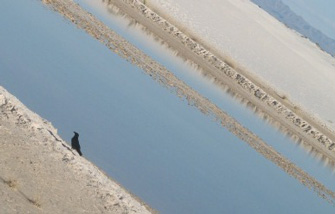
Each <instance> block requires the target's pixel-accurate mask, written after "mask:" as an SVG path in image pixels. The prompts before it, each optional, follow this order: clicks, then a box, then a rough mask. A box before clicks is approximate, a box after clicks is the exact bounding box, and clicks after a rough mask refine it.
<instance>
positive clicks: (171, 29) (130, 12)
mask: <svg viewBox="0 0 335 214" xmlns="http://www.w3.org/2000/svg"><path fill="white" fill-rule="evenodd" d="M108 2H109V3H111V4H113V5H115V6H116V7H118V8H120V10H121V11H122V12H123V13H124V14H126V15H127V16H128V17H130V18H133V19H135V20H136V21H137V22H138V23H140V24H142V25H143V26H144V27H146V28H147V29H148V31H149V32H152V33H153V34H154V35H156V36H158V37H160V38H161V39H162V40H163V41H165V42H166V43H167V44H168V45H169V46H170V47H172V48H173V49H174V50H176V51H178V54H179V55H181V56H182V57H184V58H185V59H187V60H190V61H192V62H193V63H195V64H197V65H198V66H199V67H200V68H201V69H202V72H203V73H204V75H205V76H207V77H209V78H212V79H213V80H214V82H215V83H216V84H217V85H220V86H223V87H228V88H229V89H230V90H232V91H233V92H234V93H235V94H236V95H237V97H239V98H240V99H243V100H244V102H249V103H250V104H251V105H252V106H254V107H257V108H258V111H261V112H262V113H263V114H265V115H267V116H268V117H270V118H272V121H273V122H274V123H279V124H280V125H281V127H280V128H281V129H284V130H285V131H286V132H288V133H289V134H290V135H294V136H296V138H298V139H301V140H302V141H303V143H304V144H308V145H309V146H311V147H313V149H314V150H316V151H317V152H319V153H321V154H323V155H325V156H326V157H327V158H329V159H330V161H331V162H333V163H334V161H335V143H334V140H335V135H334V132H332V131H331V130H329V129H328V128H327V127H325V126H323V125H321V124H319V122H318V121H316V120H314V119H313V118H311V117H310V116H309V115H308V114H306V113H305V112H303V111H302V110H300V109H297V108H296V107H295V106H294V105H293V104H292V103H290V102H289V101H288V100H286V99H283V98H281V97H280V95H278V94H277V93H276V92H275V91H273V90H270V89H267V88H265V87H262V86H261V84H260V83H259V82H258V81H255V79H253V78H252V77H250V76H246V75H245V73H244V72H242V71H240V70H238V71H237V70H234V69H233V68H232V67H231V66H230V65H229V64H227V63H225V62H224V61H223V60H222V59H221V58H220V57H218V56H217V55H215V54H213V53H212V52H210V51H209V50H208V49H206V48H205V47H204V46H202V45H201V44H199V43H198V42H196V41H195V40H193V39H192V38H190V37H189V36H188V35H186V34H185V33H184V32H182V31H180V30H179V29H178V28H177V27H176V26H174V25H173V24H171V23H170V22H169V21H167V20H165V19H164V18H162V17H161V16H160V15H159V14H157V13H155V12H154V11H152V10H151V9H150V8H148V7H147V6H146V5H144V4H142V2H141V1H140V0H122V1H116V0H109V1H108ZM245 100H246V101H245Z"/></svg>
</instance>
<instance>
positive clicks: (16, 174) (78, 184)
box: [0, 86, 153, 214]
mask: <svg viewBox="0 0 335 214" xmlns="http://www.w3.org/2000/svg"><path fill="white" fill-rule="evenodd" d="M151 211H152V210H151V209H150V208H149V207H148V206H146V205H145V204H144V203H142V202H141V201H140V200H138V199H137V198H136V197H135V196H133V195H131V194H130V193H129V192H127V191H126V190H124V189H123V188H122V187H121V186H120V185H119V184H117V183H116V182H115V181H113V180H111V179H110V178H109V177H107V176H106V175H105V174H104V173H103V172H102V171H101V170H99V169H98V168H97V167H96V166H95V165H93V164H92V163H91V162H89V161H88V160H86V159H85V158H83V157H80V156H79V155H78V154H77V153H76V152H75V151H72V150H71V149H70V147H69V146H68V145H67V143H65V142H64V141H63V140H62V139H61V138H60V137H59V136H58V135H57V130H56V129H55V128H54V127H52V125H51V124H50V123H49V122H47V121H46V120H43V119H42V118H40V117H39V116H38V115H36V114H34V113H33V112H31V111H29V110H28V109H27V108H26V107H25V106H24V105H23V104H21V103H20V102H19V101H18V100H17V99H16V98H15V97H13V96H12V95H10V94H9V93H8V92H7V91H6V90H4V89H3V88H2V87H1V86H0V213H55V214H56V213H78V214H79V213H120V214H121V213H148V214H149V213H153V212H151Z"/></svg>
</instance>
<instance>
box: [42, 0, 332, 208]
mask: <svg viewBox="0 0 335 214" xmlns="http://www.w3.org/2000/svg"><path fill="white" fill-rule="evenodd" d="M42 2H44V3H45V4H47V5H49V6H50V7H51V8H52V9H53V10H55V11H56V12H58V13H60V14H61V15H63V16H64V17H65V18H67V19H68V20H70V21H71V22H73V23H74V24H75V25H76V26H77V27H78V28H81V29H83V30H85V31H86V32H87V33H88V34H89V35H91V36H92V37H94V38H96V39H97V40H98V41H100V42H102V43H103V44H104V45H106V46H107V47H108V48H109V49H110V50H112V51H113V52H115V53H117V54H118V55H119V56H121V57H123V58H125V59H126V60H127V61H129V62H131V63H133V64H134V65H137V66H138V67H140V68H142V69H143V71H144V72H145V73H146V74H148V75H149V76H151V77H152V79H154V80H155V81H157V82H158V83H159V84H160V85H161V86H163V87H166V88H167V89H169V90H171V92H173V93H175V94H176V95H177V96H179V97H180V98H181V99H185V100H187V101H188V103H189V105H191V106H194V107H196V108H197V109H199V110H200V111H201V112H202V113H204V114H206V115H208V116H210V117H212V118H214V119H216V121H217V122H218V123H220V124H221V125H222V126H223V127H225V128H227V129H228V130H229V131H230V132H232V133H233V134H235V135H236V136H237V137H238V138H240V139H241V140H243V141H245V142H246V143H247V144H248V145H249V146H251V147H252V148H254V149H255V150H256V151H257V152H258V153H260V154H261V155H263V156H264V157H265V158H267V159H268V160H270V161H272V162H273V163H274V164H276V165H277V166H278V167H280V168H282V170H284V171H285V172H286V173H288V174H289V175H290V176H292V177H294V178H295V179H297V180H298V181H299V182H301V183H302V184H303V185H305V186H306V187H308V188H310V189H313V190H314V191H315V192H316V193H317V194H318V195H319V196H320V197H322V198H324V199H326V200H327V201H328V202H330V203H332V204H335V193H334V192H332V191H331V190H329V189H327V187H325V186H324V185H323V184H321V183H320V182H318V181H317V180H316V179H314V178H313V177H311V176H310V175H308V174H307V173H306V172H304V171H303V170H302V169H300V168H299V167H298V166H296V165H295V164H293V163H292V162H290V161H289V160H287V159H286V158H284V157H283V156H282V155H281V154H279V153H278V152H276V151H275V150H274V149H273V148H272V147H271V146H269V145H267V144H266V143H265V142H264V141H262V140H261V139H260V138H259V137H257V136H256V135H254V134H253V133H252V132H250V131H249V130H248V129H246V128H244V127H243V126H242V125H241V124H239V123H238V122H237V121H236V120H235V119H233V118H232V117H230V116H229V115H228V114H227V113H225V112H224V111H222V110H221V109H220V108H218V107H217V106H216V105H215V104H213V103H211V102H210V101H209V100H208V99H206V98H204V97H202V96H201V95H200V94H199V93H197V92H196V91H194V90H193V89H192V88H190V87H189V86H187V85H186V84H185V83H184V82H182V81H180V80H179V79H178V78H177V77H175V76H174V75H173V74H172V73H171V72H169V71H168V70H167V69H166V68H164V67H163V66H161V65H159V64H158V63H157V62H155V61H154V60H152V59H151V58H150V57H148V56H147V55H145V54H144V53H143V52H141V51H140V50H139V49H137V48H136V47H134V46H133V45H131V44H129V43H128V42H127V41H126V40H124V39H123V38H122V37H120V36H119V35H117V34H116V33H115V32H114V31H112V30H111V29H109V28H108V27H107V26H105V25H104V24H103V23H102V22H100V21H99V20H97V19H96V18H95V17H94V16H92V15H91V14H89V13H88V12H86V11H84V10H83V9H82V8H81V7H80V6H78V5H77V4H75V3H74V2H72V1H71V0H42ZM131 2H136V4H138V6H139V7H142V6H143V4H141V3H139V2H137V1H131ZM144 9H145V10H144V11H146V10H147V9H146V8H144ZM153 17H155V15H153ZM214 59H215V58H213V57H211V59H209V60H211V61H213V60H214ZM214 61H218V59H215V60H214ZM219 65H220V66H224V67H223V71H224V72H226V73H227V74H232V76H233V77H235V78H236V77H237V76H238V80H237V81H238V82H239V83H240V84H241V85H243V86H245V87H246V86H249V85H250V84H251V83H249V82H246V80H244V79H241V78H242V76H241V75H238V74H236V72H235V71H233V70H232V69H231V68H229V67H228V66H227V65H226V64H222V62H220V64H219ZM219 65H218V66H219ZM232 80H234V79H232ZM242 80H243V81H242ZM254 87H255V86H254ZM255 93H256V94H257V95H258V96H260V95H262V96H261V97H263V96H264V94H262V93H264V92H262V91H261V90H259V89H257V90H256V91H255Z"/></svg>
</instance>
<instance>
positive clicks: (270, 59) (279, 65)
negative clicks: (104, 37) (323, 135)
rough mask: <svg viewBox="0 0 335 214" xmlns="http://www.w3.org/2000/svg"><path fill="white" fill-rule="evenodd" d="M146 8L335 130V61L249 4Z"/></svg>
mask: <svg viewBox="0 0 335 214" xmlns="http://www.w3.org/2000/svg"><path fill="white" fill-rule="evenodd" d="M146 2H147V5H149V7H150V8H155V9H156V10H157V11H159V13H160V14H165V15H166V17H168V19H169V20H170V21H172V23H177V24H178V26H180V27H181V28H183V31H184V30H187V31H188V32H191V33H190V34H191V35H192V37H195V38H196V39H197V40H201V41H202V42H206V45H208V46H209V47H210V48H211V49H212V52H216V53H215V54H221V55H225V56H227V55H228V56H230V57H231V58H233V59H234V61H235V62H237V63H238V67H240V68H243V70H244V75H247V76H248V78H249V79H251V78H252V79H253V82H255V83H256V82H257V85H260V86H262V87H263V88H264V89H266V90H267V91H270V90H274V91H275V92H277V93H279V94H281V96H285V98H286V100H290V101H291V102H292V103H293V105H294V106H298V107H299V108H301V109H304V110H305V111H307V112H308V114H309V116H312V115H313V117H314V119H320V120H321V121H322V123H323V124H325V125H327V126H328V127H329V128H331V129H332V130H333V131H334V130H335V122H334V121H335V111H334V108H333V106H334V105H335V99H334V93H333V92H334V91H335V85H334V84H333V81H334V80H335V72H334V71H335V58H333V57H331V56H330V55H329V54H327V53H325V52H323V51H321V50H320V49H319V48H318V47H317V45H316V44H314V43H312V42H310V41H309V40H308V39H305V38H304V37H302V36H301V35H299V34H298V33H296V32H294V31H293V30H291V29H288V28H287V27H286V26H285V25H284V24H282V23H280V22H279V21H277V20H276V19H275V18H273V17H272V16H270V15H269V14H268V13H266V12H265V11H263V10H262V9H260V8H259V7H258V6H256V5H255V4H253V3H252V2H251V1H245V0H212V1H210V2H208V1H206V0H198V1H197V3H196V4H193V3H192V1H190V0H150V1H146Z"/></svg>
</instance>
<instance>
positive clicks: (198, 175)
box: [0, 0, 335, 213]
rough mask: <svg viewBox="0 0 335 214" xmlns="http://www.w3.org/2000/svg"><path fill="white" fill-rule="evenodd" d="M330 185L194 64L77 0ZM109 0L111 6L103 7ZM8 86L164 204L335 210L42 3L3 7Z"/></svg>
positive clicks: (212, 209) (181, 209)
mask: <svg viewBox="0 0 335 214" xmlns="http://www.w3.org/2000/svg"><path fill="white" fill-rule="evenodd" d="M77 2H79V3H80V4H82V6H83V7H84V8H85V9H87V10H89V11H90V12H92V13H93V14H94V15H96V16H97V17H99V18H100V19H101V20H103V21H104V22H105V23H106V24H107V25H108V26H110V27H111V28H112V29H113V30H115V31H116V32H117V33H119V34H120V35H122V36H123V37H124V38H126V39H127V40H128V41H130V42H131V43H133V44H134V45H135V46H137V47H139V48H140V49H141V50H142V51H144V52H145V53H147V54H148V55H150V56H152V57H153V58H154V59H155V60H157V61H158V62H159V63H161V64H163V65H164V66H165V67H167V68H168V69H169V70H170V71H171V72H173V73H174V74H175V75H176V76H178V77H179V78H180V79H182V80H183V81H185V82H186V83H187V84H188V85H190V86H191V87H192V88H194V89H196V90H197V91H198V92H200V93H201V94H202V95H204V96H206V97H207V98H209V99H210V100H211V101H212V102H214V103H215V104H216V105H218V106H219V107H220V108H222V109H223V110H224V111H226V112H227V113H229V114H230V115H231V116H233V117H234V118H235V119H237V120H238V121H239V122H240V123H241V124H243V125H244V126H246V127H247V128H248V129H250V130H251V131H253V132H254V133H255V134H257V135H258V136H260V137H261V138H262V139H263V140H265V141H266V142H267V143H269V144H271V145H272V146H273V147H275V148H276V149H277V150H278V151H279V152H281V153H282V154H284V156H286V157H288V158H289V159H290V160H291V161H292V162H294V163H296V164H297V165H298V166H300V167H301V168H302V169H304V170H305V171H307V172H308V173H309V174H311V175H312V176H314V177H315V178H317V180H319V181H320V182H322V183H323V184H324V185H326V186H327V187H328V188H330V189H332V190H333V191H334V190H335V188H334V184H335V177H334V175H333V173H332V170H330V169H329V168H327V167H323V166H322V163H319V162H318V161H316V160H315V159H314V158H312V157H310V156H308V154H307V153H306V152H305V151H304V150H303V149H301V148H299V147H297V146H296V144H295V143H294V142H293V141H292V140H291V139H289V138H287V137H285V135H284V134H282V133H280V132H278V131H277V130H276V129H275V128H274V127H272V126H271V125H269V124H267V123H266V122H265V121H263V120H262V119H260V118H259V117H258V116H257V115H255V114H254V113H253V112H252V111H251V110H250V109H248V108H246V107H244V106H243V105H241V104H240V103H239V102H238V101H236V100H235V99H234V98H232V97H230V95H228V94H226V93H224V92H222V91H221V90H219V89H218V88H216V87H215V86H213V85H212V84H211V83H210V81H209V80H204V79H203V78H202V77H201V75H200V74H199V73H197V72H195V71H194V70H195V69H194V68H192V66H190V65H188V64H187V63H185V62H184V61H183V60H181V59H179V58H178V57H176V56H175V55H174V54H173V52H172V51H170V50H169V49H167V48H166V47H164V46H162V45H161V44H160V43H158V42H155V40H154V39H153V38H151V37H149V36H147V35H146V34H145V33H144V32H142V31H141V30H140V29H138V28H137V27H136V26H129V25H128V23H127V20H125V19H123V18H122V17H119V16H115V15H114V16H112V14H110V13H108V12H107V10H106V8H105V5H104V4H100V3H101V2H100V1H95V2H94V3H95V4H94V5H92V4H90V5H88V4H86V3H87V1H81V0H80V1H79V0H78V1H77ZM99 4H100V5H99ZM0 47H1V48H0V85H2V86H4V87H5V88H6V89H7V90H8V91H9V92H11V93H12V94H14V95H15V96H17V97H18V99H20V100H21V101H22V102H23V103H24V104H25V105H27V106H28V107H29V108H30V109H32V110H33V111H35V112H37V113H38V114H40V115H41V116H42V117H44V118H46V119H47V120H49V121H51V122H52V124H53V125H54V126H55V127H56V128H57V129H58V131H59V134H60V135H61V136H62V137H63V139H65V140H67V141H70V139H71V137H72V135H73V132H72V131H77V132H79V133H80V142H81V145H82V150H83V153H84V156H85V157H86V158H87V159H89V160H92V161H93V162H94V163H95V164H97V165H98V166H99V167H100V168H102V169H103V170H104V171H106V172H107V174H109V175H110V176H112V177H113V178H115V179H116V180H117V181H118V182H120V183H121V184H122V185H123V186H125V188H127V189H129V190H130V191H131V192H132V193H134V194H135V195H137V196H139V197H140V198H141V199H143V200H144V201H145V202H147V203H148V204H149V205H150V206H152V207H153V208H155V209H157V210H158V211H159V212H160V213H333V212H334V211H335V208H334V207H333V206H332V205H331V204H329V203H328V202H326V201H325V200H323V199H321V198H320V197H318V195H317V194H316V193H314V192H313V191H312V190H309V189H308V188H306V187H305V186H303V185H302V184H300V183H299V182H298V181H297V180H295V179H294V178H292V177H290V176H288V175H287V174H286V173H285V172H283V171H282V170H281V169H280V168H279V167H277V166H276V165H274V164H273V163H271V162H270V161H268V160H267V159H265V158H264V157H263V156H261V155H259V154H258V153H257V152H255V151H254V150H253V149H251V148H250V147H249V146H248V145H247V144H246V143H245V142H243V141H241V140H240V139H238V138H237V137H235V136H234V135H233V134H231V133H230V132H228V131H227V130H226V129H224V128H222V127H221V126H220V125H219V124H217V123H216V122H215V121H213V120H211V118H209V117H207V116H206V115H204V114H202V113H201V112H200V111H198V110H197V109H196V108H194V107H192V106H189V105H187V102H186V101H184V100H182V99H180V98H178V97H177V96H176V95H175V94H173V93H171V92H170V91H169V90H167V89H165V88H163V87H161V86H160V85H159V84H157V83H156V82H155V81H153V80H152V79H151V78H150V77H149V76H148V75H146V74H144V73H143V72H142V71H141V69H139V68H138V67H136V66H134V65H132V64H130V63H128V62H127V61H125V60H124V59H123V58H120V57H119V56H118V55H116V54H115V53H113V52H111V51H110V50H109V49H107V48H106V47H105V46H104V45H103V44H101V43H99V42H98V41H96V40H95V39H93V38H91V37H90V36H89V35H88V34H86V33H85V32H84V31H82V30H79V29H78V28H76V27H75V26H74V25H73V24H72V23H70V22H68V21H66V20H65V19H64V18H62V17H61V16H60V15H59V14H57V13H55V12H52V11H51V10H49V9H48V8H46V7H45V6H43V5H42V4H41V3H40V1H36V0H17V1H11V0H5V1H3V2H2V4H1V7H0Z"/></svg>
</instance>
